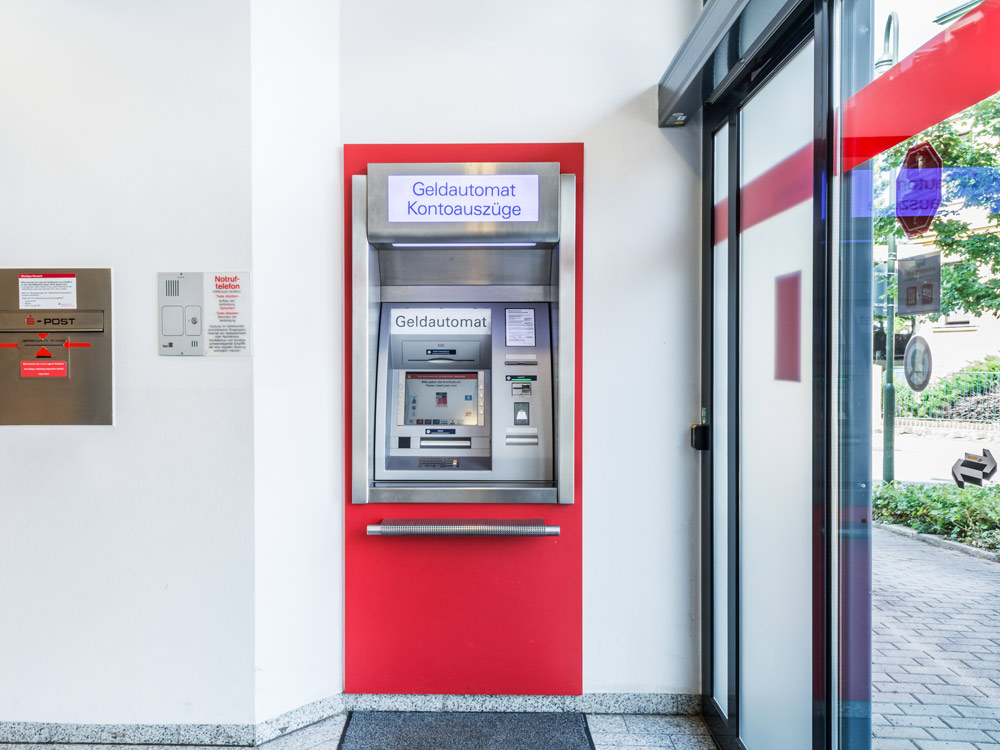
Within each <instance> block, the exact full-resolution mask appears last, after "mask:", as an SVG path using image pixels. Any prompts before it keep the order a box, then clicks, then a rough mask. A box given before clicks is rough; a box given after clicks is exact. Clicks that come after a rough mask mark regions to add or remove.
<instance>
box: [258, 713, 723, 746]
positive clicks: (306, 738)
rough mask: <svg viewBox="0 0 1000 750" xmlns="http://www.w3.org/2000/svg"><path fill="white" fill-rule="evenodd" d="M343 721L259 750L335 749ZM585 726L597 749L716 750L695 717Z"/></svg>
mask: <svg viewBox="0 0 1000 750" xmlns="http://www.w3.org/2000/svg"><path fill="white" fill-rule="evenodd" d="M345 718H346V717H343V716H335V717H333V718H331V719H327V720H326V721H321V722H319V723H318V724H313V725H312V726H311V727H306V728H305V729H301V730H299V731H298V732H293V733H291V734H289V735H287V736H285V737H281V738H279V739H276V740H274V741H273V742H269V743H267V744H266V745H263V746H262V747H263V748H264V750H336V747H337V743H338V741H339V740H340V735H341V732H342V731H343V729H344V721H345ZM587 724H588V725H589V727H590V734H591V737H593V739H594V745H595V746H596V748H597V750H637V748H644V750H716V747H715V743H713V742H712V740H711V738H709V736H708V729H707V728H706V727H705V725H704V723H703V722H702V721H701V719H699V718H697V717H694V716H650V715H643V716H637V715H631V714H630V715H622V714H587ZM372 750H378V749H377V748H372Z"/></svg>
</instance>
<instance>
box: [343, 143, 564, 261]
mask: <svg viewBox="0 0 1000 750" xmlns="http://www.w3.org/2000/svg"><path fill="white" fill-rule="evenodd" d="M354 179H355V180H358V181H359V183H360V181H361V180H365V181H366V183H367V185H366V188H367V189H366V190H365V191H364V193H361V192H360V191H359V193H358V194H357V197H358V198H359V199H360V197H361V196H362V195H364V196H365V202H366V203H367V215H366V221H367V226H366V233H367V235H368V241H369V242H370V243H372V244H378V245H381V244H392V245H395V246H397V247H399V246H407V245H409V244H410V243H413V244H415V245H417V246H421V245H424V246H426V245H478V244H483V243H485V244H493V245H501V244H509V245H522V243H523V244H524V245H528V244H531V245H538V244H539V243H546V244H547V243H556V242H558V241H559V200H560V190H561V186H562V182H563V179H564V178H563V177H562V176H561V175H560V173H559V164H558V162H540V161H539V162H463V163H448V164H444V163H442V164H433V163H425V164H369V165H368V174H367V175H366V176H365V177H361V176H360V175H358V176H356V177H355V178H354ZM565 179H567V180H568V179H572V178H569V177H567V178H565ZM359 187H360V184H359ZM359 204H360V200H359ZM357 208H360V205H359V206H358V207H357Z"/></svg>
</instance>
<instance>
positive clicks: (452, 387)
mask: <svg viewBox="0 0 1000 750" xmlns="http://www.w3.org/2000/svg"><path fill="white" fill-rule="evenodd" d="M478 386H479V373H476V372H408V373H406V387H405V390H404V393H403V399H404V401H403V409H404V410H405V412H404V418H403V423H404V424H408V425H410V424H419V425H424V424H431V425H433V424H452V425H475V424H477V414H478V412H479V400H478V398H477V396H478V392H479V391H478Z"/></svg>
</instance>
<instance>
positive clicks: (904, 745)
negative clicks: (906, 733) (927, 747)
mask: <svg viewBox="0 0 1000 750" xmlns="http://www.w3.org/2000/svg"><path fill="white" fill-rule="evenodd" d="M872 750H917V746H916V745H914V744H913V743H912V742H910V741H909V740H887V739H881V738H877V737H876V738H873V739H872Z"/></svg>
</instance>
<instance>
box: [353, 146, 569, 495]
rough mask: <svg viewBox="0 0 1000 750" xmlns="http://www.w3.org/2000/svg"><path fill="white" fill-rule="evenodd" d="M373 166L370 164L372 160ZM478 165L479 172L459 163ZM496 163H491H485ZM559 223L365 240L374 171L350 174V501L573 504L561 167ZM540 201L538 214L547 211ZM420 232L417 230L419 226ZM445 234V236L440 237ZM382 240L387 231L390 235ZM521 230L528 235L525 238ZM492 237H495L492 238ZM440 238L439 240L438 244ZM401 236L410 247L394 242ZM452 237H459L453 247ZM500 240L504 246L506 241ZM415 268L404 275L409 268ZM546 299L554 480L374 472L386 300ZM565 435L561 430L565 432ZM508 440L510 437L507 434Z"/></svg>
mask: <svg viewBox="0 0 1000 750" xmlns="http://www.w3.org/2000/svg"><path fill="white" fill-rule="evenodd" d="M375 166H377V165H369V173H370V174H371V173H372V171H373V167H375ZM406 166H407V167H408V169H409V171H408V172H407V173H408V174H435V175H436V174H442V175H447V174H468V173H476V174H516V173H518V170H523V169H526V168H531V167H533V166H537V165H521V164H496V165H482V164H479V165H456V164H436V165H417V166H414V165H406ZM465 167H475V168H476V169H479V170H481V171H479V172H465V171H462V170H463V168H465ZM487 170H493V171H487ZM555 175H556V177H557V178H558V193H559V199H558V206H557V213H556V214H555V217H554V218H555V219H556V220H557V221H556V224H555V226H556V227H557V232H556V233H555V234H547V235H544V237H545V239H544V240H542V239H539V240H538V241H537V242H534V241H529V240H528V239H526V238H524V237H516V238H511V237H507V236H501V237H500V238H496V237H495V236H491V235H490V234H488V230H489V229H490V228H495V227H494V225H493V224H488V223H480V224H468V225H466V233H465V234H461V233H455V232H452V233H450V234H448V233H439V234H436V235H429V234H425V233H426V232H428V230H427V229H426V228H425V227H419V228H418V229H419V232H420V233H423V234H419V235H417V236H414V237H410V238H407V239H406V240H404V241H403V242H399V241H397V242H395V244H396V245H397V246H396V247H393V244H394V243H393V242H391V241H383V242H375V243H373V242H371V241H370V240H371V237H370V236H369V221H368V218H369V210H370V208H369V207H370V198H371V196H370V194H369V184H370V183H369V180H370V177H366V176H363V175H356V176H354V177H353V178H352V184H351V189H352V202H351V211H352V247H351V268H352V270H351V290H352V292H351V293H352V319H351V333H352V352H351V354H352V366H351V380H352V419H351V422H352V427H351V437H352V457H351V469H352V480H351V501H352V502H353V503H369V502H393V503H413V502H429V503H469V502H486V503H491V502H492V503H572V502H574V475H575V471H574V461H575V445H574V436H575V363H576V352H575V336H576V278H575V276H576V177H575V175H559V174H558V171H557V170H556V172H555ZM546 210H547V209H546V208H545V203H544V202H542V203H541V205H540V213H539V216H540V218H541V217H544V216H545V215H546ZM415 231H416V230H415ZM442 235H446V239H444V240H442V239H440V237H441V236H442ZM388 239H392V238H391V237H388ZM522 239H523V240H524V241H523V242H522ZM494 242H495V243H497V244H493V243H494ZM435 243H436V244H435ZM401 244H405V245H408V246H407V247H399V246H398V245H401ZM456 245H461V251H458V249H457V248H456ZM504 245H506V246H504ZM407 270H409V271H412V273H411V274H409V275H407V273H406V271H407ZM388 302H393V303H397V302H404V303H406V302H412V303H425V304H427V303H465V304H478V303H504V302H524V303H547V304H548V305H549V306H550V310H551V317H552V338H553V341H552V357H553V374H554V382H553V400H554V404H553V405H554V409H553V410H554V412H555V415H554V427H553V429H554V437H555V440H554V447H553V451H554V462H555V466H554V471H553V475H554V481H553V482H500V483H483V482H475V481H462V482H454V483H451V484H449V485H448V486H441V485H440V484H435V483H431V482H419V481H395V482H382V481H375V479H374V476H375V474H374V465H375V455H374V454H375V450H374V448H375V446H374V436H375V415H376V398H382V397H383V395H384V394H382V393H381V392H379V393H377V392H376V386H375V379H374V377H373V376H374V374H375V373H376V372H377V370H378V347H379V340H378V337H379V322H380V313H381V308H382V304H383V303H388ZM563 436H565V439H562V438H563ZM512 444H514V443H512Z"/></svg>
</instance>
